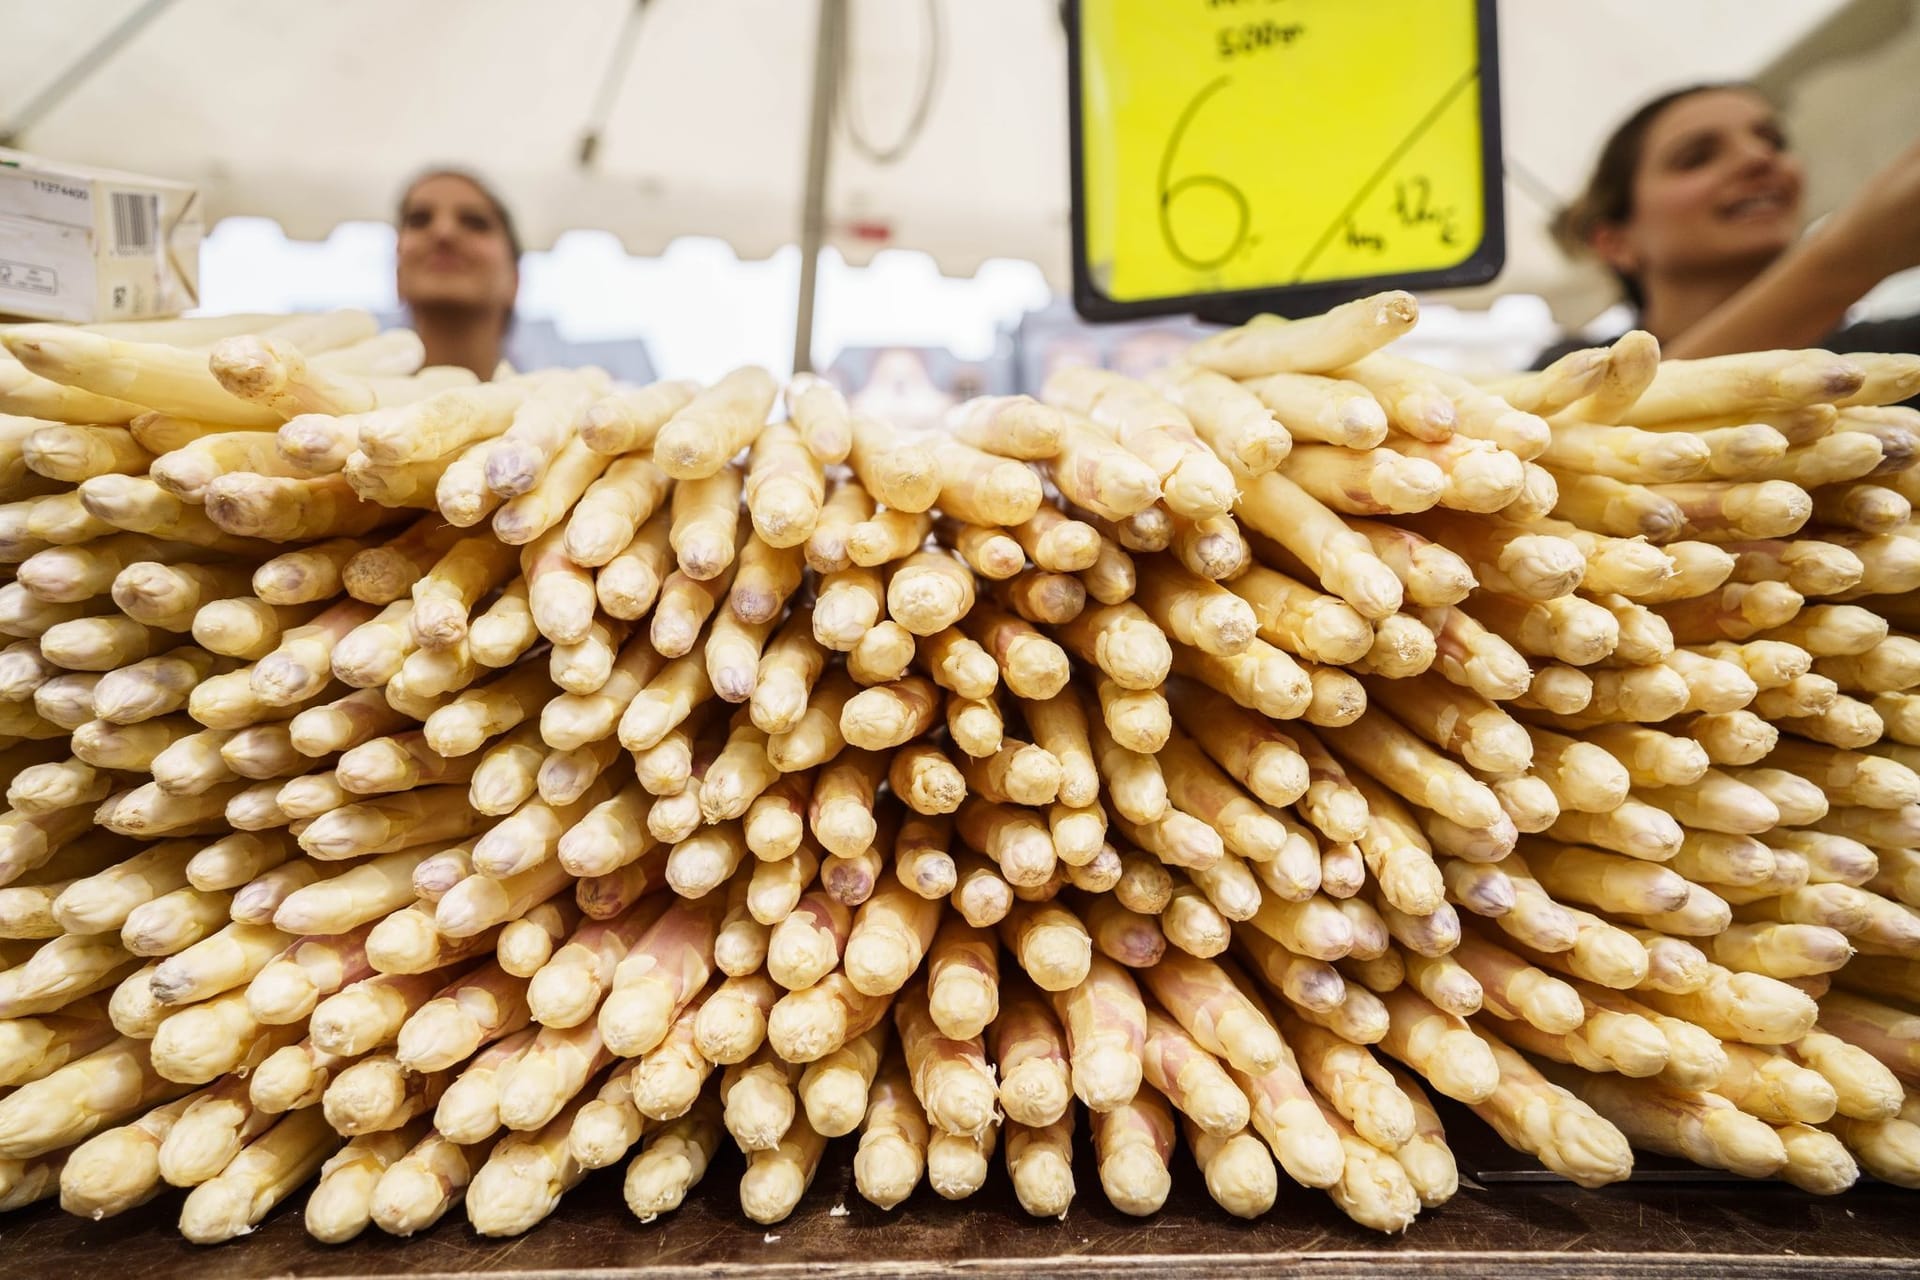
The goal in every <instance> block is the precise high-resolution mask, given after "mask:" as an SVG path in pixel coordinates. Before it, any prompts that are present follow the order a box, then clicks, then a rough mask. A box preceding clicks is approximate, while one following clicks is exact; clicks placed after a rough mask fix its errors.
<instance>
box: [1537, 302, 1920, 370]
mask: <svg viewBox="0 0 1920 1280" xmlns="http://www.w3.org/2000/svg"><path fill="white" fill-rule="evenodd" d="M1615 336H1616V337H1617V336H1619V335H1617V334H1616V335H1615ZM1610 341H1612V339H1607V340H1605V341H1600V342H1596V341H1593V340H1592V339H1587V338H1575V339H1568V340H1567V341H1564V342H1556V343H1554V344H1553V345H1552V346H1550V347H1548V348H1547V349H1546V350H1545V351H1542V352H1541V353H1540V354H1539V355H1538V356H1536V357H1534V361H1533V365H1532V367H1533V368H1535V369H1544V368H1546V367H1547V366H1548V365H1550V364H1552V363H1553V362H1554V361H1555V360H1558V359H1559V358H1560V357H1561V356H1564V355H1567V354H1569V353H1571V352H1574V351H1579V350H1581V349H1583V348H1585V347H1602V346H1605V345H1607V342H1610ZM1819 345H1820V347H1821V349H1822V350H1825V351H1834V352H1838V353H1839V354H1841V355H1845V354H1846V353H1847V352H1849V351H1891V352H1903V353H1907V354H1920V315H1911V316H1895V317H1893V318H1892V319H1891V320H1863V321H1861V322H1860V323H1859V324H1849V325H1842V326H1841V327H1840V328H1838V329H1835V330H1834V331H1833V332H1832V333H1830V334H1828V335H1827V336H1826V338H1825V339H1824V340H1822V341H1821V342H1820V344H1819Z"/></svg>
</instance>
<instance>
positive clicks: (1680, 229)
mask: <svg viewBox="0 0 1920 1280" xmlns="http://www.w3.org/2000/svg"><path fill="white" fill-rule="evenodd" d="M1802 180H1803V175H1802V173H1801V168H1800V162H1799V160H1798V159H1796V158H1795V157H1794V155H1793V154H1792V153H1791V152H1790V151H1788V150H1787V143H1786V136H1785V134H1784V133H1782V132H1781V128H1780V123H1779V121H1778V120H1777V119H1776V117H1775V116H1774V112H1773V108H1772V107H1771V106H1769V105H1768V104H1767V101H1766V100H1765V99H1764V98H1762V97H1760V96H1759V95H1758V94H1756V93H1750V92H1748V91H1746V90H1743V89H1711V90H1707V91H1705V92H1702V93H1696V94H1691V95H1689V96H1688V97H1685V98H1682V99H1680V100H1679V101H1678V102H1675V103H1673V104H1672V105H1671V106H1669V107H1667V108H1666V109H1665V110H1664V111H1662V112H1661V113H1660V114H1659V115H1658V116H1656V117H1655V118H1654V120H1653V123H1652V125H1651V126H1650V127H1649V128H1648V130H1647V135H1646V139H1645V143H1644V145H1643V146H1642V148H1641V152H1640V165H1639V168H1638V170H1637V171H1636V172H1635V174H1634V179H1633V205H1632V207H1633V215H1632V216H1631V217H1630V218H1628V219H1627V221H1626V222H1625V223H1624V224H1615V225H1610V226H1605V227H1602V228H1601V230H1600V232H1599V233H1598V235H1597V236H1596V238H1595V243H1594V247H1595V248H1596V249H1597V250H1598V251H1599V253H1600V255H1601V256H1602V257H1603V258H1605V259H1606V260H1607V262H1608V263H1609V264H1610V265H1612V266H1613V267H1614V268H1615V269H1616V270H1619V271H1621V272H1623V273H1625V274H1627V275H1630V276H1641V277H1644V276H1647V275H1669V276H1672V275H1692V274H1703V273H1715V272H1719V271H1725V270H1732V269H1741V270H1745V269H1755V270H1757V269H1758V268H1759V267H1761V266H1764V265H1766V264H1767V263H1768V262H1771V261H1772V260H1773V259H1774V258H1776V257H1778V256H1779V255H1780V254H1781V253H1783V252H1785V251H1786V250H1787V248H1788V247H1789V246H1791V245H1792V244H1793V241H1794V238H1795V237H1796V236H1797V235H1798V234H1799V230H1800V195H1801V187H1802Z"/></svg>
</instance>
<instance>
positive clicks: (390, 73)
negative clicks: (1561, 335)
mask: <svg viewBox="0 0 1920 1280" xmlns="http://www.w3.org/2000/svg"><path fill="white" fill-rule="evenodd" d="M1916 8H1917V6H1916V4H1915V3H1912V2H1910V0H1854V2H1853V3H1838V2H1834V0H1689V3H1686V4H1674V3H1672V2H1671V0H1586V3H1583V4H1579V5H1566V4H1537V3H1530V4H1505V5H1502V7H1501V15H1500V16H1501V23H1502V31H1501V36H1502V42H1503V49H1502V57H1501V61H1502V67H1501V71H1502V79H1503V86H1504V93H1505V96H1506V130H1507V152H1508V156H1507V163H1508V209H1509V215H1508V216H1509V226H1510V233H1509V234H1510V247H1509V254H1508V263H1509V266H1508V270H1507V272H1506V273H1505V274H1504V275H1503V277H1502V278H1501V280H1500V281H1499V282H1498V284H1497V286H1496V288H1497V290H1498V291H1528V292H1536V293H1541V294H1544V295H1546V296H1547V297H1548V298H1549V299H1550V300H1551V301H1553V302H1554V304H1555V307H1556V311H1557V312H1558V313H1559V314H1560V316H1561V318H1562V319H1563V320H1567V321H1578V320H1580V319H1582V318H1584V316H1585V315H1590V314H1591V313H1592V312H1593V310H1595V309H1596V308H1597V306H1598V305H1600V304H1601V303H1603V302H1604V301H1605V297H1606V294H1605V283H1604V281H1603V280H1601V279H1600V278H1599V276H1598V274H1597V273H1593V272H1586V273H1583V272H1580V271H1576V270H1573V269H1570V268H1569V267H1568V266H1567V265H1566V264H1565V263H1564V261H1563V260H1562V259H1561V258H1560V256H1559V254H1558V253H1557V252H1556V251H1555V250H1554V249H1553V247H1552V245H1551V243H1550V241H1549V240H1548V239H1547V237H1546V233H1545V224H1546V220H1547V216H1548V214H1549V212H1550V210H1551V208H1552V207H1553V206H1554V205H1556V204H1557V203H1558V202H1559V201H1560V200H1562V199H1564V198H1565V197H1566V196H1567V195H1569V194H1570V193H1571V192H1572V191H1573V190H1574V189H1575V188H1576V187H1577V185H1578V183H1579V180H1580V177H1581V175H1582V174H1583V173H1584V171H1585V169H1586V166H1587V165H1588V164H1589V163H1590V161H1591V158H1592V155H1593V153H1594V151H1595V149H1596V148H1597V146H1598V144H1599V141H1600V139H1601V138H1602V137H1603V136H1604V134H1605V132H1606V131H1607V130H1608V129H1609V128H1610V127H1611V126H1612V125H1613V124H1614V122H1616V121H1617V120H1618V119H1619V118H1620V117H1621V116H1623V115H1624V114H1625V113H1626V112H1627V111H1628V110H1630V109H1631V108H1632V107H1633V106H1634V105H1635V104H1637V103H1638V102H1639V101H1641V100H1642V99H1644V98H1645V97H1647V96H1649V95H1650V94H1652V93H1654V92H1656V91H1658V90H1660V89H1663V88H1667V87H1670V86H1673V85H1677V84H1683V83H1689V82H1695V81H1700V80H1716V79H1728V78H1756V77H1758V78H1762V79H1764V80H1765V82H1766V83H1767V84H1768V85H1769V87H1771V88H1773V89H1775V90H1776V91H1781V90H1784V91H1786V92H1787V93H1788V94H1789V105H1790V108H1791V109H1792V111H1793V115H1792V116H1791V117H1790V119H1791V122H1792V123H1793V124H1795V125H1798V126H1799V128H1798V129H1797V137H1796V142H1797V144H1798V145H1799V147H1800V148H1801V149H1802V151H1803V152H1805V153H1806V154H1807V155H1808V157H1809V160H1810V163H1811V167H1812V173H1813V177H1814V187H1813V197H1814V207H1815V208H1816V209H1817V208H1824V207H1828V206H1830V205H1831V203H1832V202H1833V200H1834V199H1835V197H1836V196H1837V195H1838V194H1840V193H1844V192H1845V191H1846V190H1848V189H1850V188H1851V187H1852V186H1853V185H1855V184H1857V183H1858V182H1859V181H1860V180H1861V179H1862V178H1863V177H1865V176H1866V174H1868V173H1869V172H1871V171H1872V170H1873V169H1874V168H1875V167H1877V166H1878V165H1879V164H1881V163H1884V162H1885V160H1886V159H1887V158H1888V157H1889V156H1890V155H1891V154H1892V153H1893V152H1894V150H1895V149H1896V148H1897V147H1898V146H1899V145H1900V144H1901V143H1902V142H1904V141H1905V139H1906V137H1907V135H1908V134H1910V133H1911V131H1912V129H1913V124H1912V122H1913V121H1914V120H1916V119H1920V77H1915V76H1912V75H1911V74H1910V73H1911V69H1912V68H1913V66H1915V65H1920V62H1917V59H1920V37H1917V36H1916V34H1915V28H1916V27H1920V13H1917V12H1916ZM850 13H851V24H850V25H851V30H850V33H849V42H848V56H847V59H846V65H845V67H844V72H843V82H842V86H841V99H840V104H841V105H840V110H839V113H838V120H837V122H836V126H835V130H834V134H833V138H834V151H833V163H832V168H831V172H830V178H829V186H828V197H827V210H828V215H829V221H830V231H829V236H828V243H831V244H833V245H835V246H837V247H838V248H839V249H840V250H841V251H842V252H843V253H845V254H846V255H847V256H848V257H849V258H850V259H852V260H854V261H864V260H865V259H866V258H867V257H869V256H871V254H872V253H874V252H875V251H877V250H879V249H882V248H888V247H899V248H910V249H918V250H922V251H925V252H927V253H930V254H932V255H933V256H934V258H935V259H936V260H937V261H938V262H939V263H940V265H941V267H942V269H943V270H945V271H947V272H949V273H955V274H966V273H970V272H971V271H973V270H974V269H975V267H977V266H978V264H979V263H980V262H981V261H983V260H984V259H986V258H989V257H1015V258H1027V259H1031V260H1033V261H1036V262H1038V263H1040V264H1041V266H1042V267H1043V268H1044V269H1045V271H1046V272H1047V274H1048V277H1049V278H1050V279H1051V280H1052V281H1054V283H1055V284H1056V287H1060V286H1064V284H1065V281H1066V279H1067V252H1068V250H1067V179H1066V151H1067V143H1066V99H1065V94H1066V88H1065V78H1066V71H1065V62H1066V59H1065V53H1064V49H1063V34H1062V28H1061V22H1060V6H1059V5H1058V3H1057V2H1056V0H964V2H963V0H853V3H852V4H851V6H850ZM0 33H4V39H3V40H0V138H3V139H8V140H9V142H10V145H13V146H17V147H20V148H22V149H25V150H29V151H36V152H40V153H44V154H47V155H51V156H59V157H62V158H66V159H72V160H79V161H85V162H91V163H96V164H104V165H111V166H116V167H121V168H128V169H133V170H136V171H140V172H147V173H154V174H160V175H166V176H172V177H179V178H186V179H191V180H193V181H195V182H197V183H199V184H200V185H201V187H202V189H203V190H204V191H205V192H206V195H207V198H208V203H209V210H210V213H211V215H212V216H213V217H216V218H217V217H220V216H223V215H227V214H242V213H244V214H256V215H264V216H267V217H271V218H274V219H277V220H278V221H279V222H280V224H281V225H282V226H283V227H284V228H285V230H286V232H287V234H288V235H290V236H293V237H296V238H309V239H317V238H320V237H324V236H325V235H326V234H327V233H328V231H330V230H331V229H332V228H333V226H334V225H335V224H337V223H339V222H341V221H344V220H348V219H385V218H388V217H390V216H391V214H392V205H393V200H394V196H395V193H396V191H397V189H398V187H399V185H400V184H401V182H402V181H403V180H404V178H405V177H406V175H408V174H410V173H412V172H414V171H416V170H417V169H419V168H420V167H421V166H422V165H425V164H437V163H454V164H460V165H468V166H471V167H473V168H475V169H478V170H480V171H482V172H484V173H485V174H487V175H488V176H489V177H490V178H491V179H493V180H494V181H495V183H496V184H497V185H498V186H499V187H500V188H501V190H502V191H503V193H504V194H505V195H506V197H507V199H508V200H509V202H510V203H511V204H512V205H513V207H514V209H515V212H516V216H517V218H518V220H519V221H520V223H521V225H522V230H523V232H524V234H525V237H526V240H527V242H528V244H529V245H532V246H535V247H540V246H544V245H548V244H551V243H552V241H553V239H554V238H555V237H557V236H558V235H559V234H561V233H562V232H564V231H566V230H568V229H570V228H575V227H601V228H605V229H607V230H610V231H612V232H613V233H614V234H615V235H617V236H619V237H620V239H621V240H622V242H623V243H624V244H625V245H626V247H627V248H628V250H630V251H631V252H633V253H636V254H651V253H656V252H658V251H659V250H661V249H662V248H663V247H664V246H665V245H666V244H667V243H668V242H669V241H671V240H672V239H674V238H675V237H676V236H681V235H687V234H701V235H712V236H719V237H722V238H724V239H726V240H727V241H728V242H730V243H731V244H732V245H733V246H734V247H735V249H736V250H737V251H738V252H739V253H740V254H741V255H742V256H744V257H761V256H764V255H766V254H768V253H771V252H772V251H773V250H774V249H776V248H777V247H779V246H780V245H783V244H788V243H792V242H793V241H795V240H796V239H797V238H798V234H799V226H800V213H801V203H802V190H803V183H804V175H805V171H806V150H807V125H808V108H809V103H810V101H811V90H812V73H813V57H812V50H813V45H814V35H815V6H814V5H812V4H807V3H800V0H639V3H636V0H570V2H569V3H566V4H551V3H536V2H535V0H410V2H409V3H406V4H393V3H390V2H388V0H330V2H329V3H327V4H324V5H319V4H264V5H263V4H260V3H258V0H89V2H88V3H85V4H78V3H75V4H57V5H56V4H46V3H43V2H42V0H0ZM629 37H630V38H631V43H630V44H628V43H627V39H628V38H629ZM103 45H104V47H103ZM1903 67H1904V69H1905V71H1904V73H1903V72H1902V71H1901V70H1900V69H1901V68H1903ZM1803 86H1804V87H1805V88H1806V89H1807V90H1808V92H1807V94H1806V95H1805V99H1804V101H1805V105H1806V108H1807V110H1806V118H1805V119H1801V118H1799V117H1800V114H1801V113H1800V108H1801V106H1802V96H1801V95H1800V94H1799V92H1798V90H1799V89H1800V88H1802V87H1803ZM923 102H924V109H921V108H922V103H923ZM9 135H11V137H10V138H9ZM589 139H591V143H590V144H589ZM896 151H897V152H898V153H899V154H898V156H897V158H896V157H894V156H893V155H892V154H891V153H893V152H896ZM1482 294H1483V296H1484V295H1485V291H1482Z"/></svg>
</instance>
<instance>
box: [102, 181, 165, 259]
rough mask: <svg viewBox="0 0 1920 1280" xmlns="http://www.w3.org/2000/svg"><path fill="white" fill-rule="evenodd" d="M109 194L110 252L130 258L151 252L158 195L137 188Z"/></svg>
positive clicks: (157, 223) (157, 225) (156, 230)
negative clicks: (110, 219) (110, 201)
mask: <svg viewBox="0 0 1920 1280" xmlns="http://www.w3.org/2000/svg"><path fill="white" fill-rule="evenodd" d="M110 194H111V197H112V205H111V211H112V214H113V252H114V256H115V257H121V258H130V257H138V256H140V255H143V254H149V253H152V252H153V248H154V241H155V238H156V236H157V235H158V233H159V229H160V197H159V196H156V195H151V194H147V193H143V192H138V191H115V192H112V193H110Z"/></svg>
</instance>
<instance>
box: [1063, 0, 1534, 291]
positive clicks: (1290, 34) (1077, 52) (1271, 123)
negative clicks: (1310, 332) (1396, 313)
mask: <svg viewBox="0 0 1920 1280" xmlns="http://www.w3.org/2000/svg"><path fill="white" fill-rule="evenodd" d="M1070 23H1071V28H1070V29H1071V55H1070V70H1071V75H1070V83H1071V93H1072V117H1073V124H1072V141H1073V181H1074V193H1073V195H1074V219H1073V222H1074V226H1073V230H1074V301H1075V305H1076V306H1077V307H1078V308H1079V310H1080V311H1081V313H1082V314H1083V315H1086V316H1088V317H1090V318H1095V319H1111V318H1119V317H1123V316H1128V315H1145V314H1153V313H1160V312H1168V311H1193V310H1211V311H1215V312H1218V313H1223V314H1233V313H1235V312H1236V311H1237V312H1251V311H1253V310H1257V309H1277V310H1283V311H1284V310H1298V311H1305V310H1312V309H1318V308H1319V307H1321V306H1324V305H1326V304H1327V303H1328V302H1330V301H1335V300H1338V299H1339V298H1343V297H1350V296H1353V295H1354V294H1357V293H1360V292H1364V291H1370V290H1374V289H1380V288H1387V287H1414V288H1441V287H1447V286H1455V285H1464V284H1478V283H1483V282H1484V281H1486V280H1489V279H1491V278H1492V277H1493V276H1494V275H1495V274H1496V273H1497V272H1498V271H1499V269H1500V265H1501V262H1502V259H1503V257H1504V253H1505V238H1504V229H1503V225H1502V221H1501V206H1500V201H1499V192H1500V139H1499V101H1498V87H1497V86H1498V80H1497V75H1496V72H1495V66H1496V59H1495V41H1494V18H1493V0H1077V3H1074V4H1073V5H1071V7H1070Z"/></svg>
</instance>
